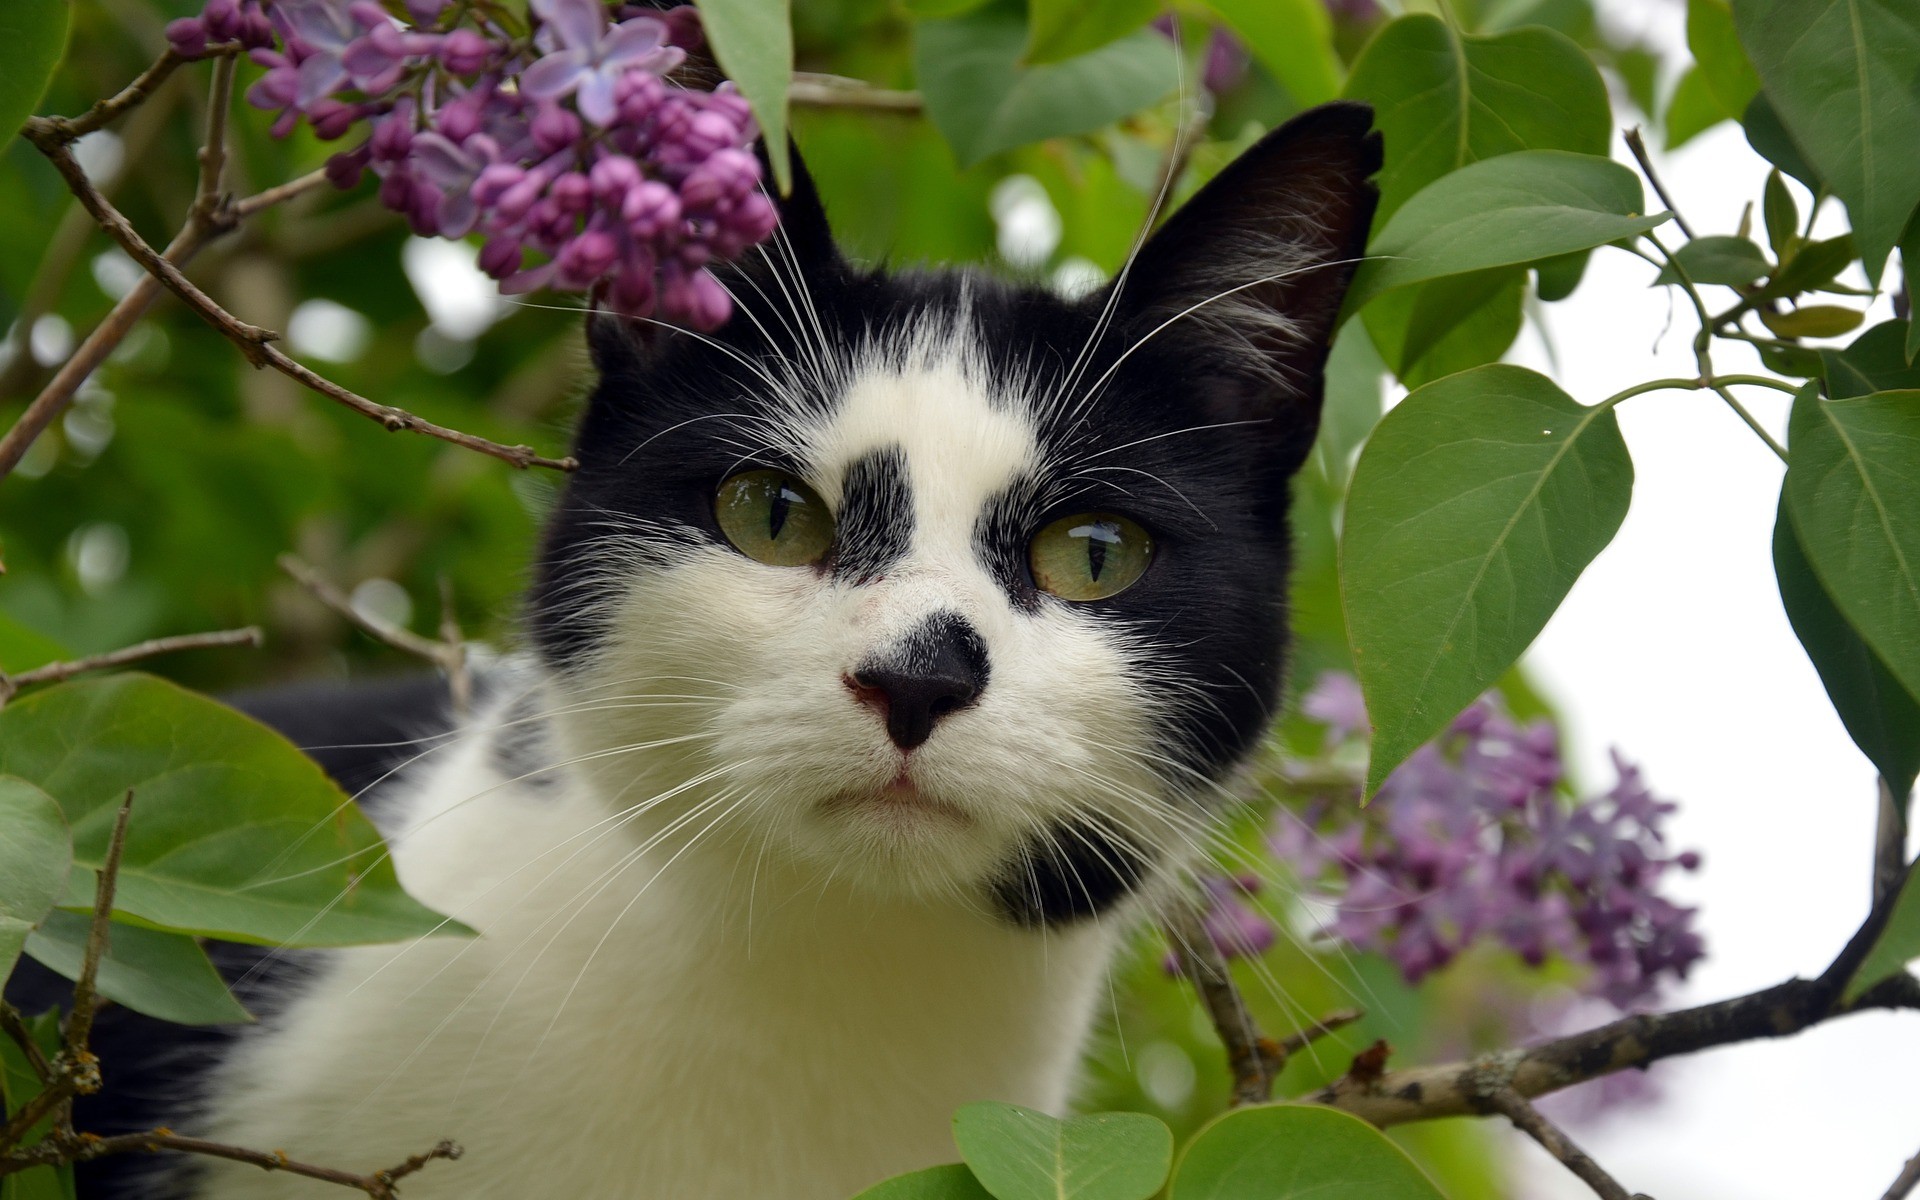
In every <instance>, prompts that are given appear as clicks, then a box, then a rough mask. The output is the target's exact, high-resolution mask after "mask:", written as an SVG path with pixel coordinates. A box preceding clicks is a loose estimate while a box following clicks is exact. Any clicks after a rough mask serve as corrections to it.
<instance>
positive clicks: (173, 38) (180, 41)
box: [167, 17, 207, 58]
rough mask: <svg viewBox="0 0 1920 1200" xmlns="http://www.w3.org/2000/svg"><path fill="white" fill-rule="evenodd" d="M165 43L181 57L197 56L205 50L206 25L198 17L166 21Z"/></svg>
mask: <svg viewBox="0 0 1920 1200" xmlns="http://www.w3.org/2000/svg"><path fill="white" fill-rule="evenodd" d="M167 45H169V46H171V47H173V52H174V53H175V54H178V55H179V56H180V57H181V58H199V57H200V56H201V55H202V54H205V53H206V52H207V26H206V23H205V22H204V21H202V20H200V19H199V18H198V17H181V18H180V19H179V20H177V21H168V22H167Z"/></svg>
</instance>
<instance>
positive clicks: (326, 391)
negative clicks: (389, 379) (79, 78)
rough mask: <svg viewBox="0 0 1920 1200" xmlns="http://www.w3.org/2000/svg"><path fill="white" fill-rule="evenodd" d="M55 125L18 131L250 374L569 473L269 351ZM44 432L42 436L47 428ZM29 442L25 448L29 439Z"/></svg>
mask: <svg viewBox="0 0 1920 1200" xmlns="http://www.w3.org/2000/svg"><path fill="white" fill-rule="evenodd" d="M56 121H57V119H55V118H46V117H35V118H33V119H32V120H30V121H28V122H27V126H26V128H25V129H23V130H22V131H21V135H22V136H23V137H25V138H26V139H27V140H28V141H30V142H32V143H33V145H34V146H35V147H37V148H38V149H39V150H40V152H41V153H42V154H44V155H46V157H47V158H48V160H49V161H51V162H52V163H53V165H54V169H55V170H57V171H59V172H60V175H61V177H62V178H63V179H65V180H66V181H67V187H68V188H69V189H70V190H71V191H72V192H73V194H74V195H75V196H76V197H78V198H79V200H80V203H81V204H82V205H84V206H85V207H86V210H87V211H88V212H89V213H90V214H92V216H93V219H94V221H95V222H96V223H97V224H99V226H100V227H101V228H102V229H104V230H106V231H107V233H108V235H109V236H111V237H112V238H113V239H114V241H116V242H118V243H119V244H120V247H121V248H122V249H123V250H125V251H126V252H127V254H128V255H129V256H130V257H131V258H132V259H133V260H134V261H135V262H137V263H139V264H140V265H141V266H142V267H143V268H145V269H146V270H147V272H148V273H149V274H151V275H153V276H155V277H157V278H158V279H159V280H160V282H161V283H163V284H165V285H166V287H167V288H168V290H170V291H172V292H173V293H174V294H175V295H177V296H179V297H180V298H181V300H183V301H185V302H186V304H187V307H189V308H191V309H193V311H194V312H195V313H197V314H199V316H200V318H201V319H202V320H204V321H206V322H207V323H208V324H209V325H211V326H212V327H213V328H214V329H215V330H216V331H217V332H219V333H220V334H221V335H222V336H224V337H225V338H226V339H227V340H228V341H230V342H232V343H233V344H234V345H235V346H237V347H239V349H240V352H241V353H242V354H244V355H245V356H246V358H247V361H248V362H250V363H252V364H253V365H254V366H256V367H272V368H273V369H275V370H277V371H279V372H280V373H281V374H283V375H286V376H288V377H290V378H292V379H295V380H297V381H299V382H300V383H302V384H305V385H306V386H307V387H308V388H310V389H312V390H313V391H316V392H319V393H320V394H321V395H323V396H326V397H327V398H329V399H331V400H334V401H336V402H337V403H339V404H342V405H344V406H346V407H347V408H350V409H352V410H354V411H355V412H357V413H360V414H361V415H362V416H365V417H367V418H369V419H371V420H374V421H377V422H379V423H380V425H381V426H382V427H384V428H385V429H387V430H388V431H390V432H398V431H402V430H404V431H406V432H409V433H419V434H424V435H425V436H427V437H432V438H437V439H439V440H440V441H444V442H450V443H452V444H454V445H456V446H461V447H463V448H465V449H468V450H475V451H478V452H479V453H482V454H487V455H491V456H492V457H494V458H497V459H500V460H501V461H502V462H506V463H511V464H512V465H513V466H515V467H519V468H522V469H525V468H527V467H551V468H553V469H555V470H561V471H571V470H572V469H573V468H574V467H575V466H576V465H578V464H577V463H576V462H575V461H574V460H573V459H572V458H570V457H569V458H561V459H554V458H546V457H543V456H542V455H540V454H538V453H536V452H535V451H534V449H533V448H532V447H531V446H505V445H502V444H500V443H498V442H493V441H489V440H488V439H486V438H482V437H476V436H475V435H473V434H470V433H463V432H461V431H459V430H456V429H449V428H447V427H446V426H443V425H437V424H435V423H433V422H432V421H428V420H426V419H424V418H422V417H418V416H415V415H414V414H413V413H410V412H408V411H406V410H405V409H401V408H395V407H393V406H392V405H387V404H376V403H375V402H373V401H372V400H368V399H367V398H365V397H364V396H360V395H358V394H356V393H354V392H352V391H349V390H348V389H346V388H344V387H341V386H340V385H339V384H337V383H334V382H333V381H332V380H330V379H326V378H323V377H322V376H320V375H319V374H318V373H316V372H314V371H312V370H311V369H309V368H307V367H306V366H304V365H302V364H300V363H298V362H295V361H294V360H293V359H291V358H289V357H288V356H287V355H286V354H284V353H282V352H281V351H280V349H279V348H278V347H276V346H274V345H273V344H272V343H273V342H275V341H276V340H278V338H279V336H280V335H279V334H277V333H275V332H273V331H272V330H270V329H262V328H260V327H258V326H255V325H249V324H247V323H246V322H244V321H242V320H240V319H239V318H238V317H236V316H234V315H233V314H232V313H230V312H228V311H227V310H226V309H224V308H222V307H220V305H219V304H218V303H216V302H215V301H214V299H213V298H212V297H211V296H208V295H207V294H206V293H205V292H203V291H201V290H200V289H199V288H198V287H196V286H195V285H194V284H193V282H192V281H191V280H189V279H188V278H187V277H186V276H185V275H183V274H181V273H180V268H179V267H178V266H177V265H176V264H175V263H174V262H172V261H171V260H170V259H169V258H168V257H167V256H165V255H162V254H160V253H159V252H157V251H156V250H154V248H153V247H152V246H150V245H148V244H147V242H146V239H144V238H142V237H141V236H140V234H139V231H137V230H136V229H134V227H133V225H132V224H131V223H130V222H128V220H127V219H126V217H125V216H124V215H122V214H121V213H120V211H119V210H118V209H116V208H114V206H113V205H112V204H111V203H109V202H108V201H107V199H106V197H104V196H102V195H101V194H100V192H99V190H98V189H97V188H95V187H94V186H93V183H92V181H91V180H89V179H88V178H87V175H86V172H85V171H84V170H82V169H81V167H80V164H79V162H78V161H77V160H76V159H75V158H74V157H73V152H72V151H71V150H69V149H68V147H67V143H66V142H65V141H63V140H62V135H61V132H60V128H59V125H58V124H57V123H56ZM218 211H220V212H221V213H222V218H221V221H222V224H221V232H224V231H225V230H226V229H229V228H231V227H232V224H233V221H234V218H233V216H232V214H231V212H228V211H227V210H225V209H220V210H218ZM76 386H77V385H76ZM36 406H37V402H36ZM30 411H31V410H30ZM23 419H24V418H23ZM51 419H52V416H51V414H50V413H48V414H46V415H45V420H51ZM42 427H43V428H44V422H43V424H42ZM9 438H10V439H11V435H9ZM28 440H29V441H30V440H31V439H28ZM19 452H20V453H24V452H25V448H24V446H22V447H21V448H20V451H19Z"/></svg>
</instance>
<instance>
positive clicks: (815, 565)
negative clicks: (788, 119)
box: [533, 106, 1379, 924]
mask: <svg viewBox="0 0 1920 1200" xmlns="http://www.w3.org/2000/svg"><path fill="white" fill-rule="evenodd" d="M1369 124H1370V114H1369V113H1368V112H1367V111H1366V110H1364V109H1360V108H1357V107H1355V106H1335V107H1329V108H1327V109H1322V110H1316V111H1315V112H1314V113H1310V114H1308V115H1306V116H1305V117H1302V118H1300V119H1299V120H1296V121H1295V122H1293V123H1291V124H1290V125H1288V126H1287V127H1284V128H1283V129H1281V130H1279V131H1276V132H1275V133H1274V134H1273V135H1271V136H1270V137H1269V138H1267V139H1265V140H1264V141H1263V142H1262V143H1261V144H1259V145H1258V146H1256V147H1255V148H1254V149H1253V150H1251V151H1249V152H1248V154H1247V155H1246V156H1245V157H1243V158H1242V159H1241V160H1240V161H1239V162H1237V163H1236V164H1234V165H1233V166H1232V167H1230V168H1229V169H1228V170H1227V171H1226V172H1224V173H1223V174H1222V175H1221V176H1220V177H1219V178H1218V179H1217V180H1216V181H1215V182H1214V183H1213V184H1211V185H1210V186H1209V187H1208V188H1206V189H1205V190H1203V192H1202V193H1201V194H1200V195H1199V196H1197V197H1196V198H1195V199H1194V200H1193V201H1191V202H1190V203H1189V204H1188V205H1187V206H1186V207H1185V208H1183V209H1182V210H1181V211H1180V212H1179V213H1178V214H1176V215H1175V217H1174V218H1173V219H1172V220H1170V221H1169V222H1168V224H1167V225H1166V227H1165V228H1163V229H1162V230H1161V231H1160V232H1159V233H1157V234H1156V235H1155V236H1154V237H1153V238H1152V239H1151V240H1150V241H1149V243H1148V244H1147V246H1146V247H1145V248H1144V249H1143V250H1142V252H1141V253H1140V255H1139V256H1138V257H1137V258H1136V261H1135V263H1134V265H1133V268H1132V269H1131V271H1130V272H1129V273H1128V274H1127V276H1126V277H1125V278H1124V279H1123V280H1122V281H1120V282H1119V283H1118V284H1116V286H1115V288H1110V289H1108V290H1107V291H1105V292H1102V293H1100V294H1097V295H1095V296H1092V297H1088V298H1086V299H1083V300H1078V301H1066V300H1061V299H1058V298H1056V297H1053V296H1051V295H1049V294H1046V293H1044V292H1041V291H1037V290H1034V289H1029V288H1019V287H1013V286H1009V285H1006V284H1003V283H998V282H994V281H990V280H986V279H983V278H980V277H977V276H971V275H963V274H959V273H950V274H937V275H920V274H916V275H905V276H902V275H887V274H884V273H880V272H869V271H865V270H860V269H856V268H853V267H851V266H848V265H847V264H845V263H843V262H842V261H841V260H840V259H839V258H838V256H837V255H836V254H835V253H834V252H833V250H832V248H831V241H830V239H829V236H828V234H827V232H826V228H825V225H824V220H823V218H822V216H821V214H820V213H819V210H818V206H817V202H815V201H814V200H813V199H812V196H811V192H810V190H807V189H805V188H803V189H802V190H801V191H800V192H798V193H796V197H795V199H794V200H792V201H790V202H789V203H788V205H787V206H786V212H785V216H784V219H783V229H782V233H781V234H780V235H778V237H777V240H776V242H775V243H774V244H773V245H771V246H770V247H769V248H768V253H767V255H766V256H765V258H764V259H762V260H759V261H757V262H756V263H754V264H752V265H750V266H749V267H748V268H747V269H745V270H743V271H742V272H740V273H739V274H737V275H735V276H732V277H731V278H730V279H729V281H728V283H729V288H730V290H731V291H732V292H733V293H734V296H735V298H736V302H737V311H736V315H735V316H734V317H733V319H732V320H731V322H730V323H729V324H728V325H727V326H726V327H725V328H723V329H722V330H720V331H719V332H718V333H717V334H715V335H713V336H712V337H711V338H707V337H700V336H695V335H691V334H685V333H679V332H664V333H663V332H661V331H658V330H638V329H634V328H632V327H629V326H625V325H622V324H618V323H615V321H614V320H613V319H611V318H606V319H600V320H598V321H596V323H595V325H594V327H593V330H592V332H593V343H594V351H595V359H596V363H597V364H598V366H599V367H600V370H601V375H602V378H601V383H600V386H599V389H598V390H597V391H596V393H595V395H594V397H593V400H592V402H591V405H590V407H589V411H588V414H587V416H586V419H585V421H584V423H583V425H582V428H581V431H580V435H579V438H578V440H577V444H576V448H575V453H576V455H577V456H578V458H579V460H580V463H581V468H580V470H579V472H578V473H577V474H576V476H575V477H574V478H573V479H572V480H571V481H570V483H569V485H568V488H567V492H566V494H565V497H564V499H563V500H562V502H561V505H560V507H559V510H558V512H557V514H556V516H555V518H554V521H553V524H552V526H551V528H550V530H549V534H548V541H547V546H546V549H545V552H544V554H543V561H542V564H541V568H540V571H541V573H540V579H539V582H538V584H537V585H536V588H535V592H534V597H533V618H534V626H535V632H536V636H537V638H538V641H539V643H540V645H541V647H542V649H543V651H544V652H545V653H546V655H547V656H548V658H549V659H550V660H551V661H552V662H553V663H554V664H555V665H556V666H558V667H560V668H561V671H562V674H563V676H564V678H565V679H566V681H567V688H568V690H569V694H568V695H566V696H565V697H564V700H565V701H566V702H567V703H568V704H569V705H571V706H572V707H573V712H572V713H571V714H570V715H569V716H567V717H565V718H564V720H565V723H566V725H567V729H568V741H569V748H570V749H572V750H573V751H574V752H575V753H584V754H599V755H600V757H598V758H595V759H593V760H592V764H591V770H592V772H593V774H594V776H595V778H596V779H598V780H600V781H601V784H602V786H603V788H604V789H606V790H607V791H608V793H609V796H610V798H611V799H612V801H613V802H614V803H615V804H616V805H618V806H620V807H621V808H622V809H623V810H624V809H625V808H627V807H629V806H632V805H636V804H642V803H652V804H653V805H654V806H655V809H656V810H657V814H658V815H661V816H667V817H669V818H670V821H669V822H668V823H669V824H670V823H671V821H681V822H683V828H685V829H687V830H690V831H691V830H699V829H702V828H705V827H707V826H708V825H709V824H711V825H712V826H713V828H714V830H715V832H716V833H717V834H719V835H721V836H728V837H739V836H741V835H744V836H745V838H746V841H747V843H751V844H757V845H758V846H759V847H761V848H762V849H763V850H764V851H765V852H770V853H777V854H782V855H786V856H790V857H793V858H796V859H798V860H801V861H803V862H811V863H813V864H816V865H817V866H819V868H820V869H821V870H822V872H823V874H824V873H827V872H831V873H833V874H835V875H836V876H838V877H841V878H845V879H851V880H854V881H858V882H862V883H867V884H872V885H876V886H879V887H882V888H885V889H888V890H891V891H906V892H911V893H921V894H926V893H949V894H952V895H955V896H957V897H959V898H961V899H963V900H970V901H974V902H981V903H984V904H991V905H992V906H994V907H996V908H998V909H999V910H1000V911H1001V912H1002V913H1004V914H1005V915H1007V916H1008V917H1010V918H1012V919H1014V920H1016V921H1019V922H1021V923H1027V924H1035V923H1048V922H1059V921H1065V920H1071V919H1073V918H1075V917H1079V916H1084V915H1087V914H1091V913H1095V912H1099V911H1101V910H1103V909H1104V908H1106V907H1107V906H1109V905H1111V904H1112V903H1114V902H1115V901H1116V900H1117V899H1119V898H1121V897H1123V896H1125V895H1127V894H1129V893H1131V892H1133V891H1134V890H1136V889H1137V888H1138V887H1139V885H1140V884H1141V883H1142V882H1144V881H1145V880H1146V879H1148V878H1151V877H1153V876H1155V875H1156V874H1158V873H1160V872H1162V871H1163V870H1165V869H1166V868H1167V867H1168V866H1169V865H1170V864H1172V863H1174V862H1177V861H1180V860H1183V859H1185V858H1187V857H1188V856H1190V854H1191V853H1192V851H1193V849H1194V847H1195V846H1196V845H1197V844H1198V842H1199V841H1200V829H1201V828H1202V826H1203V824H1204V822H1205V820H1206V819H1207V813H1208V811H1209V808H1210V806H1211V804H1212V800H1213V796H1214V795H1215V794H1216V793H1217V788H1216V783H1217V781H1218V780H1219V778H1220V777H1221V776H1222V774H1223V773H1224V772H1226V771H1227V770H1229V769H1230V768H1231V767H1232V766H1233V765H1234V764H1235V763H1237V762H1238V760H1239V759H1240V758H1241V757H1242V756H1243V755H1244V754H1245V753H1246V751H1247V749H1248V748H1249V747H1250V746H1251V745H1252V744H1253V743H1254V742H1255V741H1256V739H1258V737H1259V736H1260V735H1261V733H1262V731H1263V730H1264V729H1265V727H1266V725H1267V723H1268V722H1269V720H1270V719H1271V717H1272V712H1273V707H1274V704H1275V700H1276V696H1277V694H1278V691H1279V687H1280V679H1281V666H1282V656H1283V651H1284V647H1285V640H1286V619H1285V593H1286V572H1287V557H1288V537H1287V529H1286V520H1285V517H1286V509H1287V489H1288V480H1289V478H1290V476H1291V475H1292V473H1293V471H1294V470H1295V469H1296V468H1297V467H1298V465H1299V463H1300V461H1301V459H1302V458H1303V457H1304V455H1305V453H1306V450H1307V448H1308V446H1309V445H1310V444H1311V442H1312V439H1313V435H1314V430H1315V427H1316V425H1317V419H1318V409H1319V399H1320V386H1321V384H1320V371H1321V366H1322V363H1323V361H1324V358H1325V343H1326V340H1327V338H1328V337H1329V336H1330V331H1331V327H1332V323H1333V319H1334V315H1335V313H1336V312H1337V310H1338V307H1339V304H1340V300H1341V297H1342V295H1343V293H1344V290H1345V285H1346V281H1347V279H1348V278H1349V276H1350V275H1351V273H1352V270H1353V266H1352V262H1353V260H1355V259H1356V258H1357V257H1358V255H1359V252H1360V247H1361V244H1362V242H1363V239H1364V237H1365V233H1366V230H1367V226H1368V222H1369V220H1370V218H1371V214H1372V207H1373V190H1372V188H1371V186H1370V185H1369V184H1368V183H1367V182H1366V181H1367V177H1368V176H1369V175H1370V174H1371V173H1372V172H1373V170H1374V169H1376V168H1377V166H1378V161H1379V151H1378V144H1377V139H1375V138H1374V137H1372V136H1371V135H1369V133H1368V127H1369ZM1221 293H1228V294H1227V295H1224V296H1222V295H1220V294H1221ZM656 797H658V799H656ZM637 827H640V828H647V829H650V830H655V831H658V830H660V829H663V828H665V827H666V826H665V825H664V824H663V823H662V822H661V821H660V820H658V819H649V820H647V821H645V822H643V823H639V824H638V825H637Z"/></svg>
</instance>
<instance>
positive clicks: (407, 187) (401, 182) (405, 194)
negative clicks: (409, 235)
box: [380, 171, 413, 213]
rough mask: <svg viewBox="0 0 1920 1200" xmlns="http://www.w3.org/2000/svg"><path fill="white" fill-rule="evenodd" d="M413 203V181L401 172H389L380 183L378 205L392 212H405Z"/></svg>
mask: <svg viewBox="0 0 1920 1200" xmlns="http://www.w3.org/2000/svg"><path fill="white" fill-rule="evenodd" d="M412 201H413V180H412V179H411V178H409V177H408V176H407V175H406V174H405V173H404V172H402V171H393V172H390V173H389V174H388V175H387V177H386V178H385V179H382V180H381V181H380V203H382V204H384V205H386V206H387V207H388V208H390V209H392V210H393V211H394V212H400V213H403V212H406V211H408V209H409V208H410V207H411V205H412Z"/></svg>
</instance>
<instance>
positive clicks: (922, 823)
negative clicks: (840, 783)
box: [818, 770, 976, 838]
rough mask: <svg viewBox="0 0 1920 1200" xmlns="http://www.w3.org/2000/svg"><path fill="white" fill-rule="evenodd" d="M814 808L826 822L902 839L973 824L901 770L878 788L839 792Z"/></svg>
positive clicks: (935, 834)
mask: <svg viewBox="0 0 1920 1200" xmlns="http://www.w3.org/2000/svg"><path fill="white" fill-rule="evenodd" d="M818 807H819V809H820V811H821V815H822V817H823V818H825V819H827V820H831V821H841V822H850V823H853V824H855V825H859V826H863V827H866V828H870V829H873V830H875V831H877V832H880V833H882V834H890V835H895V836H899V837H904V838H921V837H927V838H937V837H941V836H943V835H946V834H951V833H954V832H957V831H961V830H969V829H972V828H973V827H974V825H975V824H976V822H975V821H974V819H973V817H971V816H969V815H968V814H967V812H966V810H965V809H963V808H961V807H960V806H959V805H956V804H952V803H949V802H948V801H946V800H943V799H941V798H940V797H939V796H937V795H934V794H933V793H931V792H929V791H927V790H926V789H925V788H923V787H921V786H920V785H919V784H918V783H916V782H914V780H913V779H912V778H911V777H909V776H908V774H907V772H906V771H904V770H903V771H901V772H900V774H899V775H898V776H896V777H895V778H894V779H893V780H892V781H891V782H890V783H887V784H885V785H883V786H881V787H878V788H865V789H854V790H850V791H846V792H841V793H839V794H837V795H833V796H829V797H827V798H826V799H825V800H823V801H821V802H820V804H819V806H818Z"/></svg>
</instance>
